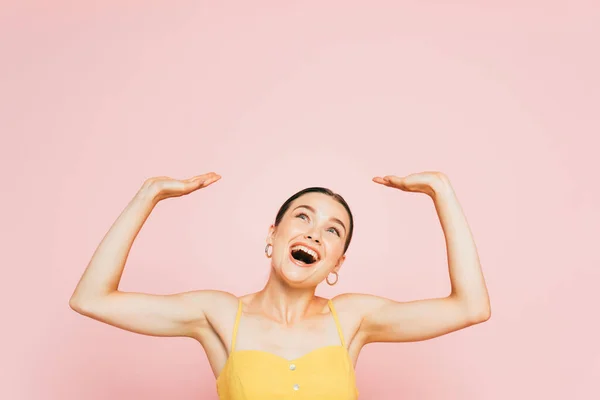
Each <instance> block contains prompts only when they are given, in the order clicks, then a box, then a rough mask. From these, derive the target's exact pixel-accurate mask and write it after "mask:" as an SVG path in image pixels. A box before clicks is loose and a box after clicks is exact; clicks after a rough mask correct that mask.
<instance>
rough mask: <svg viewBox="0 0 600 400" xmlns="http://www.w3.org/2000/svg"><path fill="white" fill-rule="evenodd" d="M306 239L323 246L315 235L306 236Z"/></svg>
mask: <svg viewBox="0 0 600 400" xmlns="http://www.w3.org/2000/svg"><path fill="white" fill-rule="evenodd" d="M306 238H307V239H309V240H312V241H314V242H315V243H318V244H321V241H320V240H319V239H317V238H316V237H315V236H313V235H306Z"/></svg>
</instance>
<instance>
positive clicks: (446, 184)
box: [430, 174, 454, 200]
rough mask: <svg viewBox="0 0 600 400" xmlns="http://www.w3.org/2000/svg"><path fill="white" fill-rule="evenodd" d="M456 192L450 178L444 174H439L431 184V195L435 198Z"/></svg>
mask: <svg viewBox="0 0 600 400" xmlns="http://www.w3.org/2000/svg"><path fill="white" fill-rule="evenodd" d="M453 193H454V189H453V188H452V185H451V184H450V179H448V177H447V176H446V175H444V174H438V175H437V179H435V180H434V181H433V182H432V184H431V193H430V195H431V197H432V198H433V199H434V200H435V199H436V198H438V197H441V196H448V195H452V194H453Z"/></svg>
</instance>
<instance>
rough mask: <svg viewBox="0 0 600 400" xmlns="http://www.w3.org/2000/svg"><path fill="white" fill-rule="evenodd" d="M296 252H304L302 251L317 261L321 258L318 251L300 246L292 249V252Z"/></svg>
mask: <svg viewBox="0 0 600 400" xmlns="http://www.w3.org/2000/svg"><path fill="white" fill-rule="evenodd" d="M296 250H302V251H304V252H306V253H308V254H310V255H311V256H312V257H313V258H314V259H315V260H316V259H318V258H319V256H318V255H317V252H316V251H314V250H311V249H309V248H308V247H306V246H302V245H298V246H294V247H292V251H296Z"/></svg>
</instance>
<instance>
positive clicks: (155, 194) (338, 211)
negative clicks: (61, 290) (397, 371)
mask: <svg viewBox="0 0 600 400" xmlns="http://www.w3.org/2000/svg"><path fill="white" fill-rule="evenodd" d="M220 178H221V176H219V175H218V174H215V173H209V174H205V175H200V176H196V177H194V178H191V179H188V180H182V181H179V180H175V179H171V178H167V177H158V178H152V179H149V180H147V181H146V182H145V183H144V185H143V186H142V188H141V189H140V190H139V191H138V193H137V194H136V196H135V197H134V198H133V200H132V201H131V202H130V203H129V205H128V206H127V207H126V208H125V210H124V211H123V212H122V213H121V215H120V216H119V217H118V219H117V220H116V222H115V223H114V224H113V226H112V227H111V228H110V230H109V231H108V233H107V235H106V236H105V237H104V239H103V240H102V242H101V243H100V245H99V246H98V248H97V250H96V252H95V253H94V255H93V257H92V259H91V261H90V263H89V265H88V267H87V269H86V270H85V272H84V274H83V276H82V278H81V280H80V282H79V284H78V285H77V287H76V289H75V292H74V293H73V296H72V297H71V300H70V306H71V308H73V309H74V310H75V311H77V312H78V313H80V314H83V315H86V316H88V317H91V318H94V319H96V320H99V321H102V322H105V323H108V324H111V325H114V326H117V327H120V328H123V329H126V330H129V331H132V332H137V333H141V334H146V335H153V336H187V337H191V338H194V339H196V340H198V341H199V342H200V343H201V344H202V346H203V348H204V350H205V352H206V355H207V357H208V360H209V362H210V365H211V367H212V370H213V372H214V374H215V377H217V390H218V392H219V398H220V399H228V400H240V399H261V400H269V399H284V398H292V397H291V396H293V398H295V399H356V398H357V397H358V391H357V390H356V384H355V376H354V366H355V364H356V360H357V358H358V354H359V352H360V350H361V349H362V348H363V346H364V345H366V344H367V343H372V342H407V341H418V340H425V339H430V338H434V337H437V336H441V335H444V334H446V333H449V332H452V331H456V330H458V329H462V328H465V327H468V326H471V325H474V324H477V323H480V322H483V321H486V320H487V319H488V318H489V317H490V305H489V298H488V293H487V289H486V285H485V282H484V278H483V275H482V272H481V268H480V264H479V259H478V255H477V250H476V247H475V243H474V242H473V239H472V237H471V232H470V229H469V226H468V224H467V221H466V219H465V217H464V215H463V212H462V210H461V207H460V204H459V202H458V200H457V198H456V196H455V194H454V191H453V189H452V186H451V184H450V182H449V180H448V178H447V177H446V176H445V175H444V174H442V173H439V172H423V173H418V174H412V175H409V176H406V177H404V178H399V177H396V176H386V177H383V178H382V177H376V178H374V179H373V181H374V182H376V183H378V184H382V185H385V186H388V187H392V188H397V189H400V190H403V191H409V192H420V193H424V194H426V195H428V196H429V197H430V198H431V199H432V200H433V202H434V204H435V208H436V211H437V213H438V216H439V218H440V222H441V225H442V229H443V231H444V234H445V237H446V245H447V252H448V263H449V272H450V279H451V283H452V290H451V293H450V294H449V295H448V296H447V297H444V298H437V299H427V300H420V301H412V302H397V301H394V300H391V299H386V298H381V297H377V296H372V295H367V294H354V293H353V294H342V295H339V296H336V297H335V298H333V299H330V300H328V299H325V298H321V297H317V296H315V289H316V287H317V285H318V284H320V283H321V282H323V281H326V282H327V283H328V284H330V285H335V283H336V282H337V281H338V277H339V271H340V268H341V266H342V264H343V262H344V259H345V252H346V249H347V248H348V245H349V243H350V239H351V237H352V230H353V219H352V213H351V212H350V209H349V207H348V205H347V204H346V202H345V201H344V199H343V198H342V197H341V196H339V195H336V194H334V193H332V192H331V191H329V190H327V189H323V188H309V189H306V190H304V191H301V192H299V193H297V194H296V195H294V196H292V197H291V198H290V199H289V200H288V201H287V202H286V203H285V204H284V205H283V206H282V207H281V209H280V211H279V213H278V214H277V217H276V220H275V223H274V224H273V225H271V227H270V228H269V232H268V235H267V238H266V242H267V243H266V248H265V255H266V257H268V258H269V259H270V264H271V274H270V277H269V279H268V281H267V283H266V285H265V287H264V288H263V289H262V290H261V291H259V292H257V293H252V294H248V295H245V296H242V297H240V298H237V297H236V296H234V295H232V294H230V293H225V292H221V291H210V290H198V291H192V292H186V293H179V294H174V295H151V294H144V293H126V292H122V291H119V289H118V287H119V281H120V279H121V275H122V273H123V268H124V266H125V262H126V259H127V255H128V253H129V250H130V249H131V246H132V244H133V241H134V239H135V237H136V236H137V234H138V232H139V231H140V229H141V228H142V225H143V224H144V222H145V221H146V219H147V218H148V216H149V215H150V212H151V211H152V209H153V208H154V207H155V206H156V204H157V203H158V202H159V201H161V200H164V199H167V198H170V197H178V196H182V195H186V194H189V193H191V192H193V191H195V190H197V189H201V188H205V187H207V186H209V185H211V184H213V183H214V182H216V181H218V180H219V179H220Z"/></svg>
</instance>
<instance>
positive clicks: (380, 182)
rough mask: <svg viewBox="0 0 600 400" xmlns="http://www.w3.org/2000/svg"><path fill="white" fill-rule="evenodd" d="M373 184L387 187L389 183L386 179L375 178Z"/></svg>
mask: <svg viewBox="0 0 600 400" xmlns="http://www.w3.org/2000/svg"><path fill="white" fill-rule="evenodd" d="M373 182H375V183H379V184H381V185H387V184H388V183H389V182H388V181H386V180H385V179H383V178H382V177H380V176H376V177H375V178H373Z"/></svg>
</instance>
